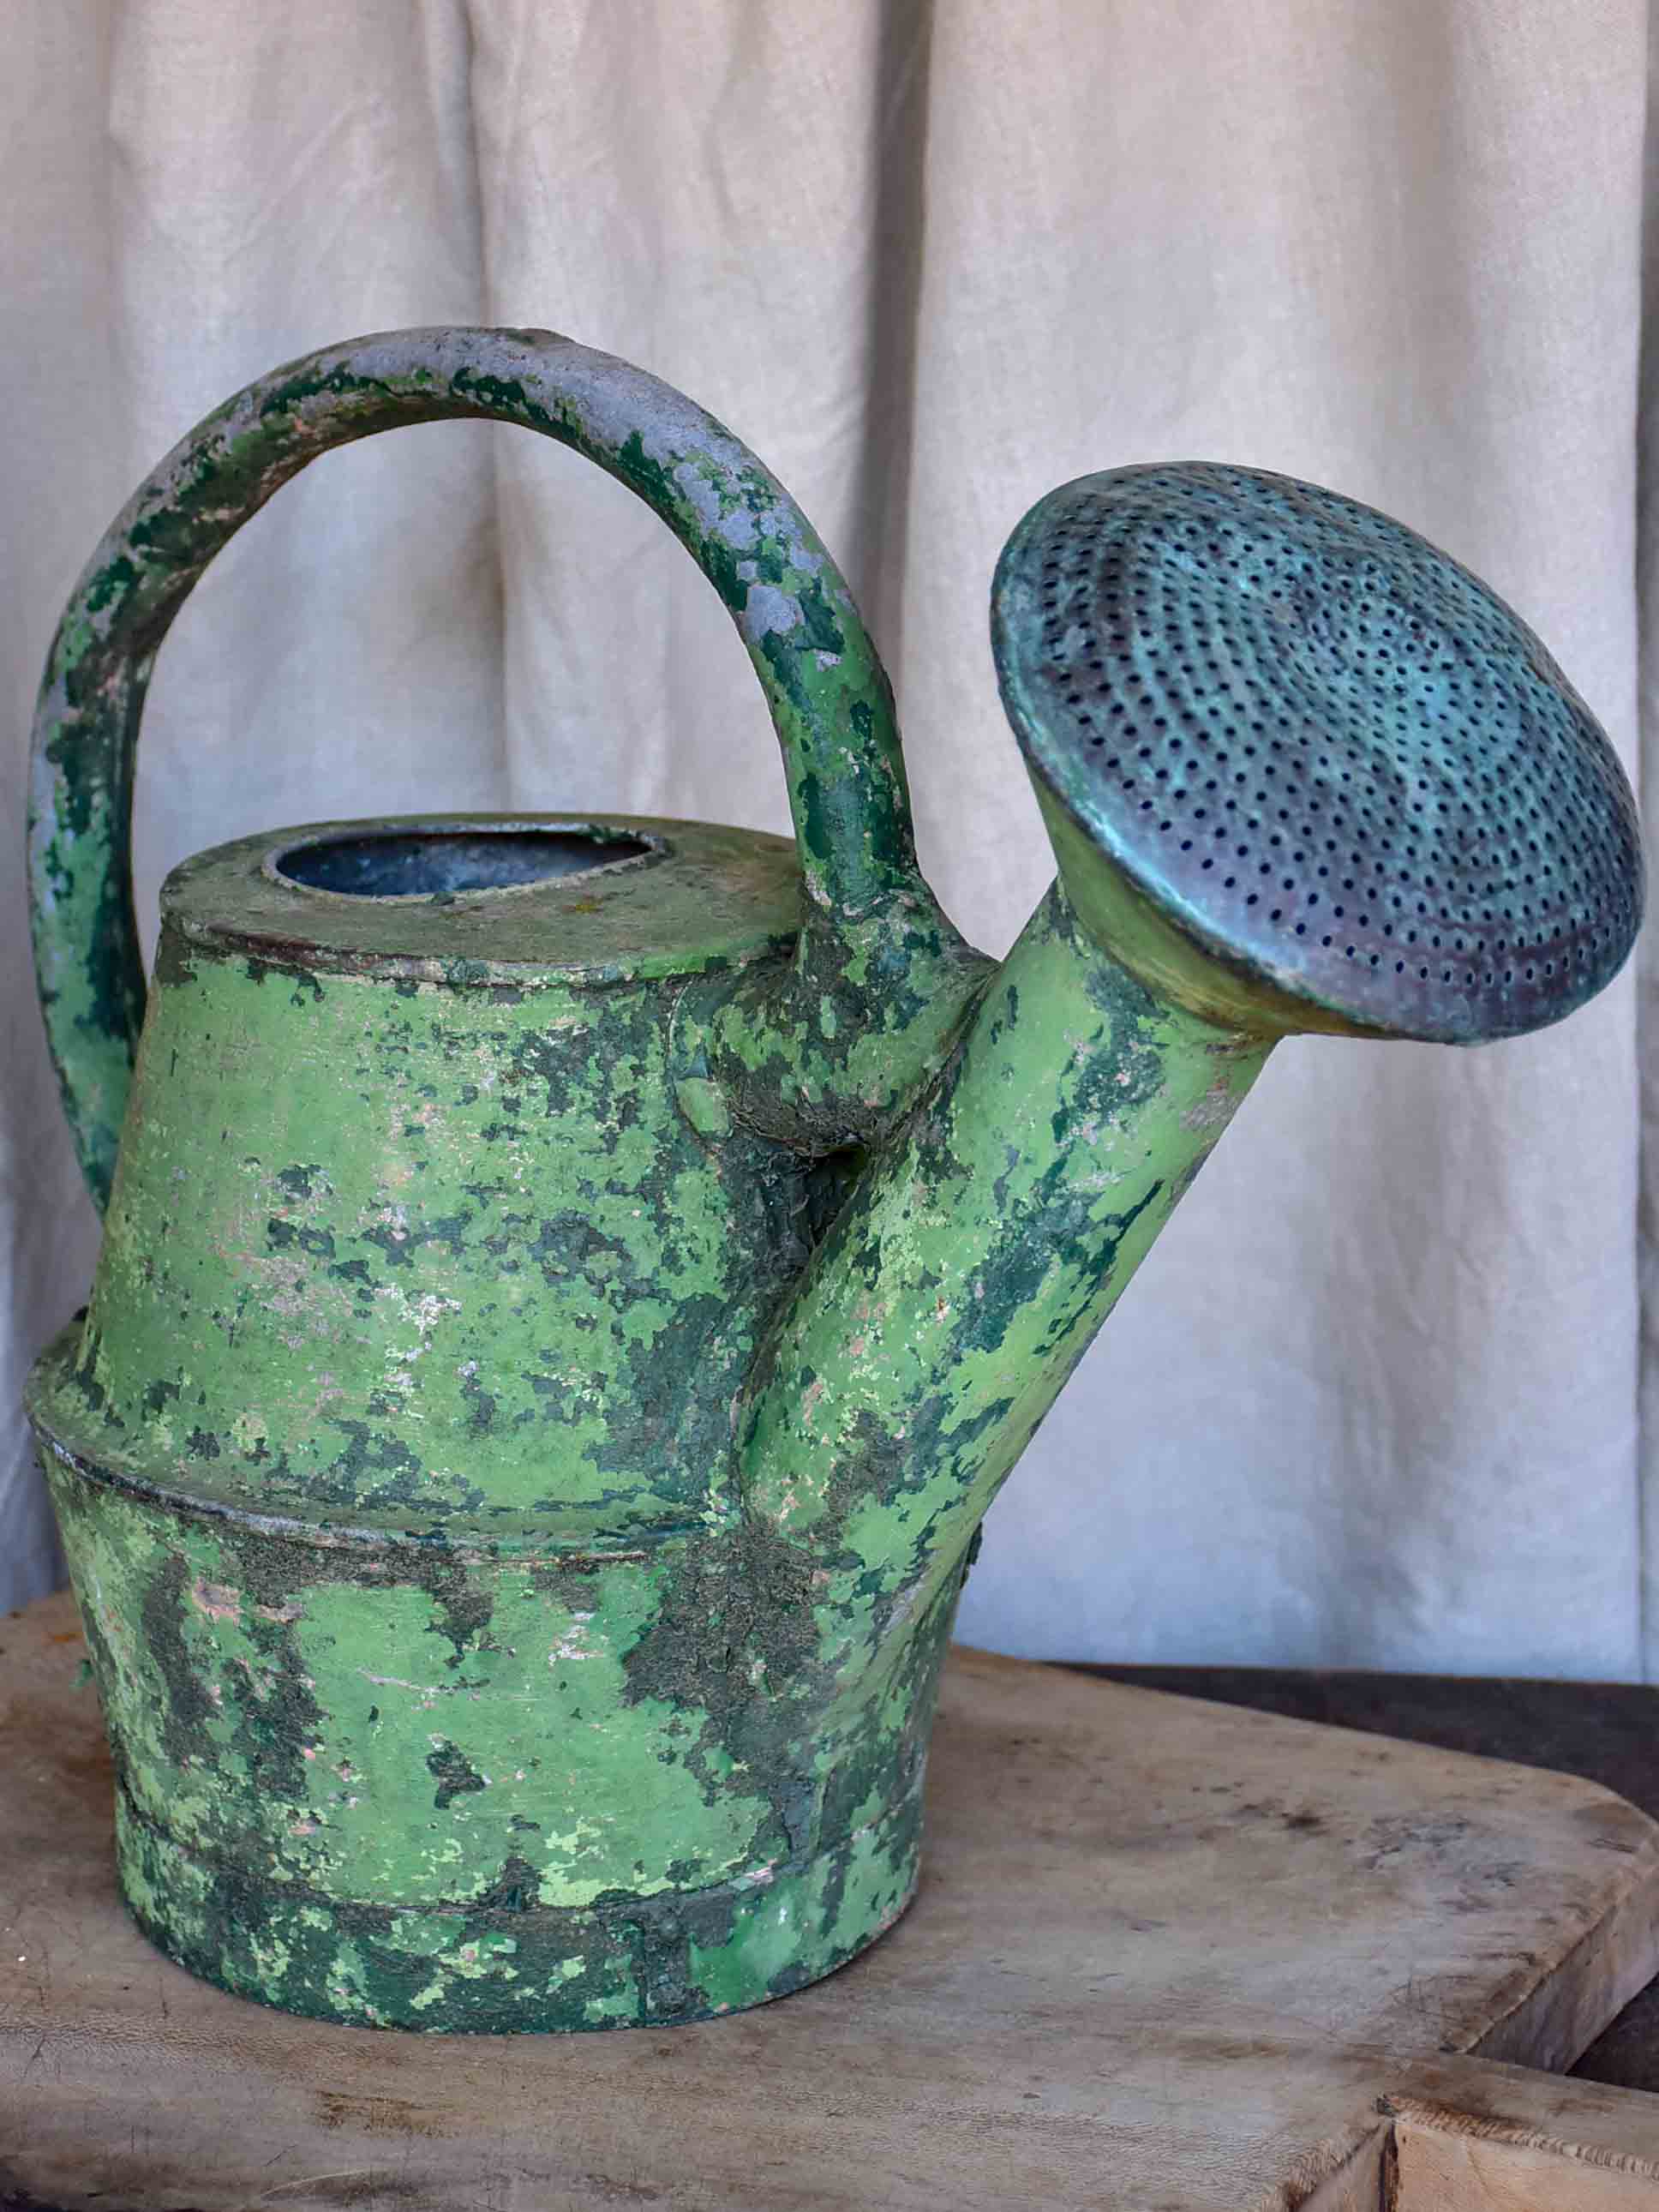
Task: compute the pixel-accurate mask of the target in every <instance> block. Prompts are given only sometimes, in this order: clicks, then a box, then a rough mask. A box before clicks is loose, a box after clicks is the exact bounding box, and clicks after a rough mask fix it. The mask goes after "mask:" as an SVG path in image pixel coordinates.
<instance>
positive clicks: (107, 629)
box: [29, 330, 932, 1209]
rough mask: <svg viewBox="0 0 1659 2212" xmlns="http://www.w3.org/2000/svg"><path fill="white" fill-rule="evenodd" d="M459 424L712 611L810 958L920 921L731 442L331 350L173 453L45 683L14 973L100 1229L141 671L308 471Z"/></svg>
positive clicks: (832, 599) (803, 558)
mask: <svg viewBox="0 0 1659 2212" xmlns="http://www.w3.org/2000/svg"><path fill="white" fill-rule="evenodd" d="M453 416H489V417H492V418H493V419H495V421H498V422H518V423H521V424H522V425H523V426H524V427H525V428H526V429H531V430H540V431H542V432H544V434H545V435H547V436H548V437H550V438H556V439H557V440H558V441H559V442H560V443H561V444H562V445H566V446H570V447H574V449H575V450H576V452H578V453H585V454H586V456H587V458H588V459H590V460H592V461H597V462H598V464H599V466H600V467H601V468H602V469H605V471H607V472H608V473H609V474H610V475H611V476H613V477H617V478H618V479H619V481H620V482H622V483H624V484H626V485H627V486H628V488H629V490H630V491H634V492H637V493H638V495H639V496H640V497H641V499H642V500H644V501H645V502H646V504H647V506H648V507H653V509H654V510H655V511H656V513H658V514H659V515H660V516H661V517H662V519H663V520H664V521H665V523H666V524H667V525H668V526H669V528H670V529H671V531H672V532H674V535H675V536H676V537H677V538H678V539H679V541H680V543H681V544H683V545H684V547H685V548H686V550H688V551H689V552H690V554H691V555H692V556H693V557H694V558H695V560H696V562H697V565H698V566H699V567H700V568H702V572H703V574H705V575H706V576H707V577H708V580H709V581H710V582H711V583H712V584H713V585H714V588H715V590H716V591H717V592H719V593H720V597H721V599H723V600H724V601H725V603H726V607H727V608H728V610H729V611H730V612H731V615H732V620H733V621H734V622H735V623H736V624H737V626H738V631H739V633H740V634H741V635H742V637H743V641H744V644H745V646H746V647H748V650H749V657H750V659H751V660H752V661H753V663H754V665H755V672H756V674H757V676H758V677H759V678H760V683H761V689H762V690H763V692H764V693H765V695H766V702H767V705H768V707H769V709H770V711H771V715H772V721H773V726H774V727H775V729H776V731H777V734H778V742H779V744H780V745H781V748H782V750H783V758H784V768H785V772H786V775H787V779H788V786H789V805H790V810H791V812H792V813H793V817H794V824H795V836H796V839H797V842H799V848H800V856H801V864H802V868H803V871H804V874H805V886H806V894H807V898H808V901H809V920H813V921H816V922H817V924H818V926H819V933H820V936H823V935H825V934H827V935H828V937H829V939H831V940H833V939H835V938H836V937H837V936H839V935H840V934H841V933H843V932H844V931H847V930H848V929H849V928H850V927H852V925H854V924H855V923H859V922H861V921H866V920H867V919H868V918H869V917H870V916H872V915H876V914H878V913H879V912H881V911H882V910H883V909H884V908H886V907H888V906H889V905H890V904H891V903H892V902H894V901H899V902H908V903H910V904H912V905H914V904H915V902H918V901H921V902H923V903H925V905H926V906H927V907H929V908H931V906H932V896H931V894H930V893H929V892H928V891H927V887H926V885H925V884H922V882H921V878H920V877H919V876H918V874H917V872H916V864H915V845H914V842H913V838H912V835H911V828H910V803H909V794H908V789H907V787H906V783H905V776H904V764H903V759H902V754H901V751H900V747H899V736H898V729H897V726H896V722H895V720H894V715H893V703H892V694H891V690H890V686H889V684H888V682H887V678H886V675H885V672H884V670H883V668H882V665H881V663H880V661H879V660H878V658H877V656H876V651H875V648H874V647H873V646H872V643H871V641H870V639H869V636H868V634H867V633H866V629H865V627H864V624H863V622H862V621H861V620H860V616H859V612H858V609H857V608H856V607H855V606H854V604H853V599H852V595H851V594H850V592H848V588H847V586H846V583H845V582H844V581H843V580H842V575H841V573H840V571H839V570H838V569H837V568H836V564H835V562H833V561H832V560H831V559H830V557H829V554H828V552H827V551H826V550H824V547H823V544H822V543H821V542H820V541H819V539H818V537H817V533H816V532H814V531H813V529H812V527H811V524H810V523H809V522H808V521H807V520H806V518H805V515H804V514H802V513H801V511H800V509H799V507H797V506H796V505H795V503H794V501H793V500H792V499H791V498H790V496H789V495H788V493H787V491H785V490H784V489H783V487H782V486H781V484H780V483H778V481H777V479H776V478H775V477H774V476H773V475H772V474H771V472H770V471H769V470H767V469H766V468H764V467H763V465H762V464H761V463H760V462H759V461H758V460H757V459H756V458H755V456H754V454H753V453H750V451H749V449H748V447H746V446H744V445H743V444H742V443H741V442H740V441H739V440H738V439H736V438H734V437H733V436H732V434H731V432H730V431H729V430H726V429H725V428H722V426H721V425H720V423H719V422H715V421H714V417H713V416H709V415H706V414H705V413H704V412H703V410H702V409H701V408H700V407H696V406H694V405H693V404H692V403H691V401H690V400H689V399H687V398H684V396H683V395H682V394H681V393H679V392H676V391H674V390H673V389H672V388H671V386H668V385H665V384H662V383H659V381H658V380H657V379H656V378H655V377H653V376H647V374H645V373H644V372H643V371H642V370H641V369H637V368H630V367H629V365H628V363H627V362H621V361H617V360H616V359H614V358H613V357H612V356H610V355H609V354H602V353H593V352H591V351H589V349H587V348H586V347H585V346H580V345H576V344H574V343H572V341H571V340H570V339H568V338H564V337H558V336H556V334H555V333H554V332H552V331H507V330H415V331H392V332H387V333H384V334H381V335H380V336H376V337H362V338H356V339H352V340H349V341H348V342H347V343H345V344H343V345H337V346H330V347H327V348H325V349H324V350H323V351H322V352H320V353H313V354H309V355H307V356H306V357H305V358H304V359H303V360H301V361H296V362H291V363H290V364H289V366H288V367H287V368H280V369H277V370H276V372H275V373H274V374H271V375H270V376H268V377H264V378H263V379H261V380H260V381H259V382H258V384H252V385H250V386H248V387H247V389H246V391H245V392H239V393H238V394H237V396H236V397H235V398H234V399H232V400H229V401H228V402H227V403H226V404H225V405H224V406H222V407H221V408H219V409H217V410H216V412H215V413H213V414H211V415H210V416H208V417H207V419H206V421H205V422H203V423H201V424H200V425H199V426H198V427H197V428H196V429H194V430H192V431H191V434H190V435H189V436H188V437H187V438H185V440H184V441H183V442H182V444H180V445H179V446H177V447H174V449H173V452H172V453H169V454H168V456H167V459H165V460H164V461H163V462H162V463H161V465H160V466H159V467H158V468H157V469H156V470H155V472H154V473H153V474H152V475H151V476H150V477H149V479H148V480H147V481H146V482H145V483H143V485H142V486H141V487H140V489H139V490H138V491H137V494H136V495H134V497H133V498H132V499H131V501H129V502H128V504H127V505H126V507H125V508H123V510H122V512H121V513H120V514H119V515H118V516H117V518H116V520H115V521H114V522H113V523H112V525H111V526H110V529H109V530H108V532H106V536H105V538H104V540H103V542H102V544H100V546H99V548H98V550H97V551H96V552H95V553H94V556H93V557H92V560H91V561H90V562H89V563H88V566H87V568H86V569H85V571H84V573H83V574H82V577H81V580H80V582H79V583H78V584H77V586H76V590H75V592H74V596H73V597H72V599H70V605H69V607H68V609H67V611H65V613H64V619H63V621H62V623H60V625H59V627H58V635H57V637H56V639H55V640H54V641H53V644H52V653H51V656H50V658H49V659H48V661H47V664H46V677H45V679H44V681H43V683H42V685H41V690H40V702H39V705H38V707H37V708H36V712H35V721H34V757H33V794H32V811H31V820H30V832H29V840H30V843H29V865H30V890H31V902H32V908H33V935H34V957H35V972H36V976H37V979H38V981H39V985H40V1001H41V1006H42V1008H43V1010H44V1012H45V1015H46V1030H47V1035H48V1038H49V1041H50V1042H51V1046H52V1058H53V1060H54V1061H55V1063H56V1066H57V1068H58V1080H59V1082H60V1084H61V1085H62V1088H63V1094H64V1109H65V1111H66V1113H67V1114H68V1116H69V1120H70V1127H71V1129H72V1130H73V1132H74V1135H75V1141H76V1149H77V1151H78V1152H79V1154H80V1158H81V1164H82V1169H83V1170H84V1172H85V1174H86V1177H87V1182H88V1186H89V1187H90V1188H91V1191H92V1194H93V1198H94V1201H95V1202H96V1204H97V1205H98V1206H100V1209H101V1207H102V1206H103V1205H104V1204H105V1202H106V1200H107V1198H108V1194H109V1187H110V1180H111V1177H112V1174H113V1172H114V1166H115V1152H116V1145H117V1141H118V1137H119V1133H120V1127H121V1118H122V1114H123V1110H124V1108H125V1099H126V1092H127V1086H128V1082H129V1079H130V1076H131V1066H132V1060H133V1054H134V1052H135V1051H136V1049H137V1039H138V1030H139V1026H140V1024H141V1022H142V1020H143V1010H144V995H145V987H144V973H143V963H142V961H141V959H140V957H139V950H138V933H137V921H136V917H135V915H134V911H133V901H132V867H131V849H130V848H131V805H132V778H133V760H134V750H135V747H136V744H137V735H138V723H139V718H140V716H141V714H142V713H143V703H144V694H145V690H146V687H147V685H148V684H149V675H150V671H151V669H152V667H153V666H154V665H155V655H156V653H157V650H158V649H159V647H160V646H161V641H162V639H163V638H164V637H165V636H166V635H167V629H168V626H169V625H170V624H171V623H172V621H173V617H174V616H175V615H176V614H177V613H178V611H179V607H180V606H181V605H183V603H184V600H185V596H186V594H187V593H188V592H189V591H190V589H191V586H192V585H193V584H194V583H195V581H196V580H197V577H198V576H199V575H200V574H201V573H202V571H203V569H204V568H206V566H207V564H208V562H210V560H211V559H212V558H213V556H214V555H215V554H216V553H217V552H218V551H219V550H220V548H221V547H222V545H224V544H225V543H226V542H227V541H228V539H229V538H231V537H232V536H233V535H234V533H235V532H236V531H237V530H239V529H240V527H241V526H242V524H243V523H245V522H246V520H247V519H248V517H249V516H250V515H252V514H253V513H257V512H258V509H259V508H260V507H263V506H264V503H265V501H267V500H268V499H269V498H270V495H271V494H272V493H273V492H275V491H276V490H278V489H280V487H281V486H282V485H283V484H284V483H287V481H288V479H289V477H291V476H294V475H295V474H296V473H297V471H299V470H301V469H302V468H303V467H304V466H305V465H306V463H307V461H309V460H312V459H315V457H316V456H317V455H318V454H319V453H325V452H326V451H327V450H328V449H329V448H330V447H333V446H343V445H346V444H348V443H349V442H350V441H352V440H353V439H356V438H365V437H368V436H369V435H372V434H373V433H374V431H376V430H389V429H393V428H398V426H400V425H401V424H404V423H407V422H436V421H441V420H443V419H445V418H447V417H453Z"/></svg>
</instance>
